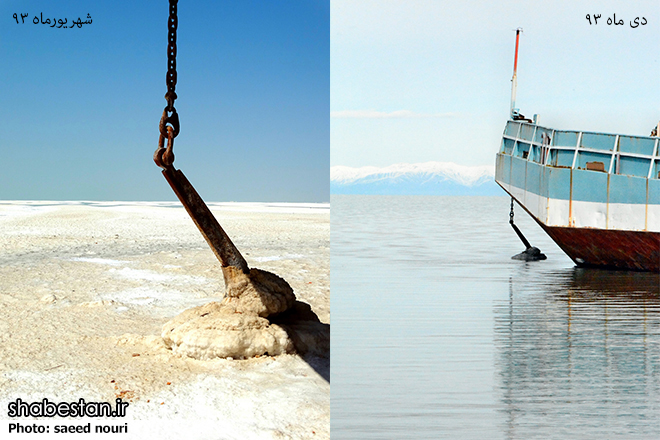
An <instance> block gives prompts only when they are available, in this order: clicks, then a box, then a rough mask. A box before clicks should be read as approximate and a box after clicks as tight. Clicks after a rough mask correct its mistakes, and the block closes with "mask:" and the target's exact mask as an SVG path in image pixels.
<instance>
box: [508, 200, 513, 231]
mask: <svg viewBox="0 0 660 440" xmlns="http://www.w3.org/2000/svg"><path fill="white" fill-rule="evenodd" d="M509 224H511V225H512V224H513V197H511V212H509Z"/></svg>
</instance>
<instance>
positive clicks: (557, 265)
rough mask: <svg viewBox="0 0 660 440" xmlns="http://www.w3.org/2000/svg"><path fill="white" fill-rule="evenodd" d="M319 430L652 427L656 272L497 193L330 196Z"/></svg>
mask: <svg viewBox="0 0 660 440" xmlns="http://www.w3.org/2000/svg"><path fill="white" fill-rule="evenodd" d="M331 203H332V220H331V222H332V224H331V231H332V232H331V234H332V235H331V246H332V250H331V254H332V260H331V261H332V263H331V264H332V265H331V277H332V278H331V282H332V370H331V383H332V388H331V393H332V400H331V410H332V425H331V432H332V438H333V439H403V438H406V439H436V438H460V439H471V438H474V439H530V438H542V439H545V438H558V439H567V438H575V439H602V438H625V439H633V438H643V439H646V438H648V439H657V438H660V278H659V277H658V275H657V274H645V273H633V272H609V271H602V270H583V269H577V268H575V267H574V265H573V263H572V262H571V260H569V259H568V257H566V256H565V255H564V254H563V253H562V252H561V250H560V249H559V248H558V247H557V246H556V245H555V244H554V243H553V242H552V241H551V240H550V239H549V238H547V236H545V234H544V233H543V231H542V230H541V229H540V228H539V227H538V226H537V225H536V224H534V222H533V221H532V220H531V219H529V217H528V216H527V215H526V214H525V213H524V212H523V211H522V209H518V210H517V212H516V224H518V226H519V227H520V228H521V229H522V231H523V232H524V233H525V235H526V236H527V238H528V239H529V241H530V242H531V243H532V244H533V245H535V246H537V247H539V248H540V249H541V250H542V251H543V252H544V253H546V254H547V255H548V260H546V261H541V262H530V263H525V262H521V261H514V260H511V259H510V257H511V256H512V255H514V254H516V253H518V252H521V251H522V250H523V248H524V247H523V245H522V243H521V242H520V240H519V239H518V237H517V236H516V235H515V233H514V232H513V230H512V229H511V227H510V226H509V224H508V214H509V199H507V198H504V197H433V196H413V197H408V196H333V198H332V201H331Z"/></svg>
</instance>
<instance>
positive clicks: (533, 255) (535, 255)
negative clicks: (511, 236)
mask: <svg viewBox="0 0 660 440" xmlns="http://www.w3.org/2000/svg"><path fill="white" fill-rule="evenodd" d="M509 224H510V225H511V227H512V228H513V230H514V231H516V234H518V237H519V238H520V241H522V242H523V244H524V245H525V250H524V251H522V252H521V253H519V254H516V255H514V256H513V257H511V259H512V260H523V261H539V260H545V259H547V258H548V257H546V256H545V254H544V253H542V252H541V250H540V249H539V248H537V247H535V246H532V245H531V244H529V241H527V239H526V238H525V236H524V235H523V233H522V232H521V231H520V229H518V226H516V224H515V223H514V222H513V197H511V212H509Z"/></svg>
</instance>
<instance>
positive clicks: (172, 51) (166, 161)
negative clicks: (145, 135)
mask: <svg viewBox="0 0 660 440" xmlns="http://www.w3.org/2000/svg"><path fill="white" fill-rule="evenodd" d="M177 3H178V0H170V16H169V18H168V20H167V29H168V35H167V74H166V76H165V84H166V85H167V93H165V99H166V100H167V106H165V109H164V110H163V115H162V116H161V118H160V123H159V124H158V131H160V137H159V139H158V148H157V149H156V152H155V153H154V162H156V165H158V166H159V167H161V168H163V169H167V168H171V167H172V164H173V163H174V151H173V148H174V138H175V137H176V136H177V135H178V134H179V114H178V113H177V112H176V108H174V100H176V91H175V89H176V79H177V78H176V28H177V26H178V24H179V19H178V18H177ZM168 113H169V115H168ZM165 139H167V148H165Z"/></svg>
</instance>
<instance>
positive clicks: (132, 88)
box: [0, 0, 330, 202]
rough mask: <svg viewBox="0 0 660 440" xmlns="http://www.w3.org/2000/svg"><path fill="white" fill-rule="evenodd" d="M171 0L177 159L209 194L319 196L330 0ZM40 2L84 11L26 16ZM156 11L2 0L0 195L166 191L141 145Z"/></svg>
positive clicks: (154, 77)
mask: <svg viewBox="0 0 660 440" xmlns="http://www.w3.org/2000/svg"><path fill="white" fill-rule="evenodd" d="M178 9H179V13H178V15H179V26H178V32H177V46H178V54H177V70H178V83H177V88H176V92H177V94H178V99H177V101H176V104H175V105H176V108H177V111H178V113H179V116H180V119H181V133H180V135H179V136H178V137H177V138H176V141H175V147H174V151H175V154H176V161H175V167H177V168H179V169H181V170H182V171H183V172H184V173H185V174H186V175H187V177H188V179H189V180H190V181H191V182H192V183H193V185H194V186H195V187H196V188H197V190H198V191H199V193H200V194H201V195H202V197H203V198H204V199H205V200H207V201H283V202H325V201H328V200H329V182H328V181H329V130H330V127H329V105H330V104H329V99H330V97H329V81H330V73H329V50H330V41H329V21H330V17H329V3H328V1H327V0H286V1H285V0H282V1H239V0H235V1H233V0H232V1H221V2H211V1H208V2H187V1H181V2H179V7H178ZM14 13H18V17H19V21H21V19H20V14H21V13H28V14H29V16H28V17H27V18H26V22H25V24H23V23H20V24H17V23H16V21H15V19H14V18H13V14H14ZM40 13H43V17H44V20H45V19H46V17H50V18H51V19H52V18H58V19H60V18H61V19H64V18H67V19H68V21H69V22H70V21H71V20H72V19H74V18H75V19H77V18H78V17H81V18H82V19H83V20H86V17H87V14H90V16H91V18H92V23H91V24H87V25H83V27H82V28H81V29H79V28H74V29H57V28H50V27H49V26H48V25H42V24H37V25H35V24H33V22H32V20H33V18H34V15H35V14H36V15H39V14H40ZM168 13H169V6H168V2H167V1H166V0H162V1H158V2H156V1H130V2H129V1H94V2H92V1H60V2H52V1H7V0H3V2H2V3H1V4H0V23H2V24H1V25H0V57H1V59H2V60H3V62H2V64H0V77H1V78H2V81H1V82H0V97H1V98H0V103H1V105H0V120H1V121H2V129H0V199H3V200H14V199H29V200H175V197H174V195H173V193H172V190H171V189H170V188H169V186H168V185H167V183H166V181H165V179H164V178H163V176H161V175H160V169H159V168H158V167H157V166H156V165H155V164H154V163H153V161H152V158H151V157H152V155H153V152H154V150H155V148H156V144H157V140H158V122H159V119H160V116H161V113H162V110H163V107H164V106H165V99H164V94H165V92H166V85H165V72H166V69H167V64H166V47H167V17H168Z"/></svg>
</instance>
